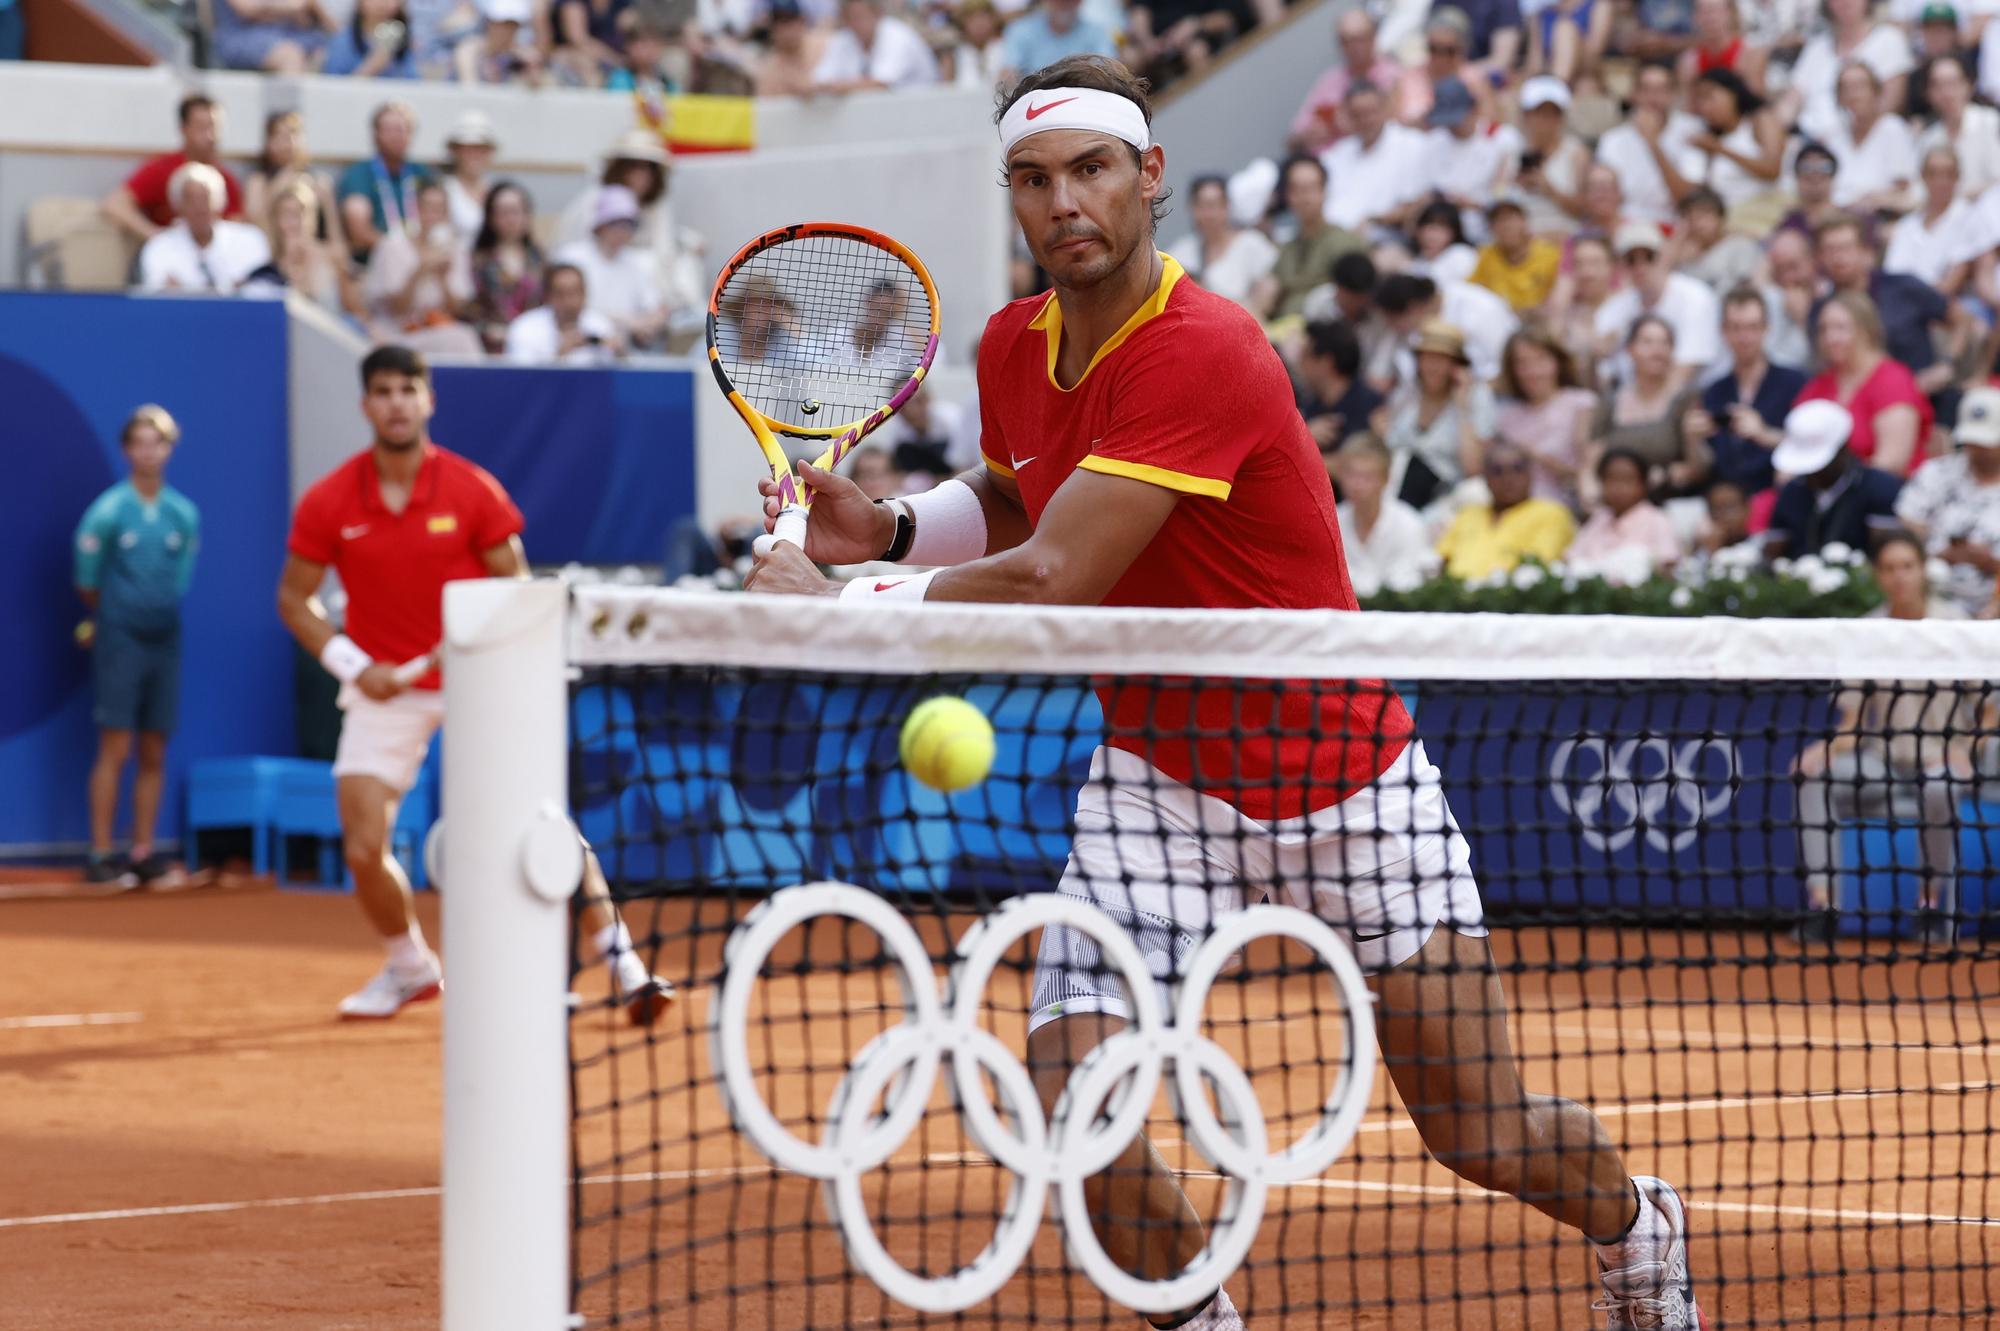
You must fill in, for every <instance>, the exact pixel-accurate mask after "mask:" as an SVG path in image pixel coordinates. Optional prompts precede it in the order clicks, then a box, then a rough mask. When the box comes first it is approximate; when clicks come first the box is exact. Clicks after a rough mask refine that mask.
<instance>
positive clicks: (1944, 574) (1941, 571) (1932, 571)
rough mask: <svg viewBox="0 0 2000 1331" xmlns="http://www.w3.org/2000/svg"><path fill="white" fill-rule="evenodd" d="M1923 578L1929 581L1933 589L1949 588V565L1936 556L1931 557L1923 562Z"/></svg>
mask: <svg viewBox="0 0 2000 1331" xmlns="http://www.w3.org/2000/svg"><path fill="white" fill-rule="evenodd" d="M1924 576H1925V577H1926V578H1928V579H1929V580H1930V584H1931V586H1933V587H1945V586H1949V585H1950V583H1951V565H1949V564H1947V563H1945V562H1944V561H1943V560H1942V559H1939V558H1937V557H1936V556H1932V557H1931V558H1930V559H1927V560H1925V561H1924Z"/></svg>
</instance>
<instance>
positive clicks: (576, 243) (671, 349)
mask: <svg viewBox="0 0 2000 1331" xmlns="http://www.w3.org/2000/svg"><path fill="white" fill-rule="evenodd" d="M220 115H221V112H220V109H219V108H218V107H217V106H216V104H215V103H214V102H213V101H212V100H211V99H209V98H208V97H205V96H202V95H200V94H196V95H193V96H190V97H187V98H185V99H184V100H183V101H182V102H181V104H180V129H181V139H182V144H181V147H180V149H179V150H177V151H175V152H170V153H163V154H161V155H160V156H158V157H154V158H152V159H150V160H148V161H146V162H144V163H142V164H141V165H140V166H139V167H138V169H137V170H135V171H134V172H133V173H132V174H131V176H130V177H128V178H127V179H126V180H125V182H124V183H123V184H121V185H120V186H118V187H117V188H116V189H114V190H113V191H112V192H111V194H110V195H109V196H108V197H107V198H106V199H105V200H104V203H103V208H102V211H103V214H104V216H105V217H106V219H108V220H109V221H111V222H112V223H113V224H115V225H117V226H118V227H120V228H122V229H124V230H125V231H126V232H128V233H130V234H131V236H132V237H133V238H134V239H135V240H137V241H138V242H139V243H140V249H139V256H138V262H137V265H136V269H135V279H136V282H137V284H138V286H139V287H140V288H141V289H142V290H147V291H183V292H190V293H216V294H230V293H235V292H242V293H245V294H273V293H277V292H281V291H286V290H289V291H294V292H297V293H299V294H300V295H302V296H305V297H307V298H309V299H310V300H312V301H314V302H315V303H317V304H319V305H321V306H323V307H324V308H325V309H326V310H327V311H328V312H329V313H331V314H333V315H335V316H337V317H340V318H343V319H346V320H348V321H350V322H351V323H353V324H354V325H355V326H356V327H358V328H360V329H363V330H365V331H366V332H367V333H368V335H369V336H370V337H371V338H372V339H373V340H374V341H376V342H378V343H389V342H394V343H399V344H401V345H405V346H409V347H413V348H416V349H418V350H422V351H425V352H428V353H431V354H444V355H459V356H472V357H477V356H481V355H486V354H493V355H504V356H506V357H508V358H509V359H511V360H514V361H516V362H520V363H524V364H557V363H562V364H574V365H589V364H602V363H606V362H608V361H611V360H614V359H616V358H619V357H622V356H625V355H627V354H628V353H632V352H654V353H662V354H677V353H679V352H682V351H685V350H686V349H687V348H688V347H689V346H691V345H692V344H693V343H694V341H695V340H696V339H697V338H698V337H699V336H700V331H701V325H702V317H703V312H704V310H705V309H706V304H707V300H706V294H705V292H706V286H705V282H704V277H703V273H702V268H701V254H702V248H703V247H702V240H701V237H700V236H698V235H696V234H695V233H694V232H692V231H689V230H687V229H685V228H683V227H681V226H679V225H678V224H677V223H676V222H675V220H674V213H673V209H672V207H671V205H670V204H669V202H668V198H667V194H668V186H669V184H670V182H671V180H672V177H673V158H672V155H671V154H670V153H669V152H668V150H667V148H666V146H665V145H664V144H663V143H662V142H661V140H660V138H659V136H658V135H657V134H656V133H655V132H654V131H652V130H649V129H644V128H635V129H632V130H629V131H627V132H626V133H625V134H623V135H621V136H620V137H619V138H618V140H617V141H616V142H614V143H613V144H612V145H611V146H610V147H609V149H607V151H606V152H605V155H604V166H603V171H602V174H601V175H600V176H599V178H598V179H597V180H595V181H594V182H592V184H591V185H590V186H589V187H588V188H586V189H584V190H583V191H582V192H581V193H580V194H579V195H578V196H577V198H576V199H575V200H574V201H573V202H572V203H571V205H570V206H569V207H568V208H567V209H565V210H564V211H563V212H562V213H560V214H559V215H551V216H549V217H547V218H545V219H543V220H542V221H541V222H539V223H538V221H537V218H536V215H535V203H534V199H533V197H532V196H531V195H530V193H529V191H528V190H527V189H526V188H525V187H524V186H523V185H521V184H520V183H519V182H516V181H512V180H507V179H504V178H500V177H497V176H495V175H494V174H493V173H492V170H491V167H492V163H493V158H494V154H495V152H496V150H497V147H498V145H497V144H496V143H495V141H494V135H493V128H492V124H491V122H490V121H489V119H488V118H487V117H486V116H485V115H484V114H482V113H480V112H478V111H469V112H466V113H465V114H464V115H462V116H460V117H459V118H458V120H457V121H456V122H455V123H454V124H453V125H452V127H451V130H450V132H449V134H448V135H447V136H446V160H445V161H444V162H443V163H441V164H438V165H437V166H436V167H432V166H430V165H427V164H425V163H422V162H418V161H415V160H413V159H412V157H411V155H410V143H411V138H412V136H413V135H414V133H415V131H416V115H415V113H414V112H413V111H411V109H410V108H409V107H408V106H406V105H405V104H403V103H401V102H385V103H383V104H382V105H381V106H380V107H378V108H377V109H376V110H375V113H374V116H373V119H372V123H371V128H372V132H373V140H374V147H375V153H374V155H373V156H372V157H370V158H368V159H367V160H365V161H360V162H355V163H353V164H352V165H351V166H349V167H348V168H347V169H346V170H344V171H342V172H340V173H339V174H338V175H337V176H336V175H334V174H332V173H330V172H327V171H323V170H320V169H318V168H316V167H315V166H314V164H313V161H312V156H311V153H310V152H309V150H308V148H307V145H306V138H305V126H304V124H303V122H302V120H301V117H300V115H299V113H298V112H296V111H285V112H280V113H278V114H275V115H273V116H271V117H270V118H269V120H268V121H267V122H266V123H265V126H264V146H263V150H262V151H261V152H260V153H259V154H258V156H257V159H256V160H255V161H254V162H253V163H251V165H250V169H249V171H248V172H247V173H246V175H245V176H244V177H243V178H241V179H239V178H238V176H237V174H236V173H235V172H234V171H232V170H231V169H230V168H229V167H228V166H227V165H226V164H224V163H223V162H222V161H221V159H220V157H219V156H218V154H217V143H218V142H219V138H220V132H219V117H220ZM545 244H546V245H547V252H546V253H545V252H544V246H545Z"/></svg>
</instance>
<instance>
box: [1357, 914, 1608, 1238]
mask: <svg viewBox="0 0 2000 1331" xmlns="http://www.w3.org/2000/svg"><path fill="white" fill-rule="evenodd" d="M1376 991H1377V994H1378V995H1379V1002H1378V1004H1377V1007H1376V1022H1377V1028H1378V1030H1379V1032H1380V1036H1381V1042H1382V1053H1383V1058H1384V1060H1385V1061H1386V1062H1387V1064H1388V1067H1389V1076H1390V1078H1391V1079H1392V1080H1394V1082H1395V1083H1396V1091H1397V1093H1398V1094H1399V1095H1401V1096H1402V1098H1403V1103H1404V1105H1405V1106H1407V1107H1408V1109H1409V1113H1410V1119H1411V1121H1412V1122H1414V1123H1415V1124H1416V1126H1417V1131H1418V1132H1419V1133H1420V1134H1421V1135H1422V1137H1423V1139H1424V1146H1425V1147H1426V1149H1428V1150H1429V1151H1430V1153H1431V1155H1432V1156H1434V1157H1435V1158H1436V1159H1437V1161H1438V1162H1439V1163H1440V1164H1442V1165H1444V1166H1446V1167H1447V1168H1449V1169H1450V1170H1451V1171H1452V1172H1453V1173H1455V1174H1457V1175H1458V1176H1459V1177H1460V1178H1462V1179H1465V1180H1466V1181H1467V1182H1469V1183H1474V1184H1477V1185H1478V1186H1480V1187H1482V1188H1486V1189H1489V1190H1491V1191H1493V1192H1504V1193H1506V1194H1508V1195H1509V1196H1511V1197H1518V1198H1520V1199H1521V1200H1522V1201H1524V1202H1526V1203H1528V1205H1530V1206H1532V1207H1534V1208H1535V1209H1536V1210H1538V1211H1540V1212H1542V1213H1543V1214H1544V1215H1546V1216H1548V1217H1549V1218H1551V1219H1553V1220H1555V1221H1558V1222H1559V1223H1561V1224H1564V1225H1567V1226H1569V1227H1570V1228H1571V1229H1574V1230H1577V1231H1579V1232H1581V1233H1582V1234H1583V1235H1584V1236H1585V1237H1587V1238H1593V1239H1599V1240H1610V1239H1614V1238H1616V1237H1618V1236H1619V1235H1621V1234H1623V1233H1624V1232H1625V1229H1626V1227H1627V1226H1628V1225H1629V1224H1630V1223H1631V1221H1632V1216H1633V1212H1634V1211H1635V1209H1636V1201H1635V1194H1634V1193H1633V1190H1632V1178H1631V1175H1629V1174H1628V1173H1626V1171H1625V1165H1624V1162H1623V1160H1622V1159H1621V1158H1620V1156H1619V1153H1618V1148H1617V1147H1616V1146H1615V1145H1613V1143H1612V1141H1611V1138H1610V1137H1609V1136H1608V1135H1607V1134H1606V1133H1605V1131H1604V1125H1603V1124H1602V1123H1600V1122H1599V1121H1598V1119H1597V1116H1596V1115H1595V1114H1593V1113H1591V1112H1590V1111H1589V1110H1588V1109H1586V1108H1584V1107H1583V1106H1582V1105H1580V1104H1577V1103H1576V1102H1575V1101H1573V1100H1564V1099H1561V1098H1560V1097H1557V1096H1552V1095H1536V1094H1531V1093H1530V1092H1529V1091H1528V1090H1527V1089H1526V1087H1524V1086H1523V1085H1522V1084H1521V1072H1520V1066H1519V1064H1517V1063H1516V1062H1515V1059H1514V1051H1513V1048H1512V1046H1511V1045H1510V1043H1509V1041H1508V1036H1507V1016H1506V1014H1507V1001H1506V997H1505V995H1504V994H1503V993H1502V991H1501V988H1500V977H1499V975H1498V973H1497V972H1496V971H1495V970H1494V968H1493V960H1492V954H1491V952H1490V950H1489V949H1488V946H1487V942H1486V940H1485V939H1484V938H1478V937H1472V936H1468V935H1466V934H1461V933H1459V932H1458V931H1457V930H1455V929H1452V928H1449V927H1439V928H1437V929H1435V930H1433V931H1432V933H1431V936H1430V940H1429V941H1428V942H1426V943H1425V944H1424V946H1423V948H1422V950H1420V951H1419V952H1418V953H1417V955H1416V956H1414V957H1412V958H1410V959H1409V960H1408V961H1406V962H1404V963H1403V964H1401V965H1400V966H1397V967H1396V968H1395V969H1394V970H1392V971H1390V972H1388V973H1387V974H1386V975H1382V976H1380V977H1379V978H1378V979H1377V981H1376Z"/></svg>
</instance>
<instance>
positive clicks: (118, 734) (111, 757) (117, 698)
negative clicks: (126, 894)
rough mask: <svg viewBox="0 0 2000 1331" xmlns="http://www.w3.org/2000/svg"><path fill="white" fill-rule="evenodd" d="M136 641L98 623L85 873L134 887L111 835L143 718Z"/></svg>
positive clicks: (93, 668) (92, 671)
mask: <svg viewBox="0 0 2000 1331" xmlns="http://www.w3.org/2000/svg"><path fill="white" fill-rule="evenodd" d="M137 646H138V644H137V643H135V642H134V641H133V640H132V638H131V637H130V636H128V635H127V634H126V633H124V632H123V631H122V630H120V629H119V628H118V626H117V625H115V624H102V623H101V624H99V625H98V626H97V635H96V637H95V638H94V639H93V640H92V642H91V651H90V674H91V685H92V689H93V691H94V694H95V696H94V698H93V700H92V707H91V717H92V719H93V720H94V721H96V722H97V757H96V759H95V760H94V761H93V762H92V763H91V765H90V786H89V791H90V860H89V863H88V865H87V867H86V868H85V870H84V877H85V879H86V881H88V882H92V883H113V882H117V883H123V884H125V885H126V886H128V887H129V886H134V885H136V884H137V883H138V881H139V879H138V877H137V876H136V875H135V874H133V873H132V872H131V870H130V868H129V866H127V865H126V864H123V863H121V862H120V860H119V857H118V854H117V850H116V844H115V842H114V841H113V839H112V838H113V834H114V833H115V831H116V829H117V824H118V782H119V779H120V778H121V777H123V776H124V774H125V763H126V761H127V760H128V759H129V758H130V757H131V756H132V732H133V731H134V730H135V729H136V728H137V726H138V724H139V683H140V680H139V673H138V669H137V666H138V662H137V660H136V659H135V650H136V648H137Z"/></svg>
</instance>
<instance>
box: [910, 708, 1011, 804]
mask: <svg viewBox="0 0 2000 1331" xmlns="http://www.w3.org/2000/svg"><path fill="white" fill-rule="evenodd" d="M898 747H899V750H900V752H901V753H902V756H903V766H904V767H905V768H907V769H908V770H909V773H910V775H911V776H913V777H915V778H916V779H917V780H919V781H921V782H923V783H924V784H925V785H927V786H929V787H930V788H931V789H932V790H938V791H944V792H946V793H949V792H951V791H954V790H964V789H965V788H966V787H967V786H975V785H978V784H979V783H980V782H981V781H984V780H985V779H986V774H987V773H988V772H990V771H992V770H993V723H992V722H991V721H988V720H987V719H986V714H985V713H983V712H981V711H980V710H979V709H978V708H977V707H974V706H973V705H972V704H971V703H969V702H967V701H966V700H965V699H963V698H931V699H929V700H928V701H925V702H921V703H918V704H917V706H916V708H915V710H913V711H912V712H911V713H910V716H909V719H908V720H906V721H904V722H903V738H902V743H901V744H900V745H899V746H898Z"/></svg>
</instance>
